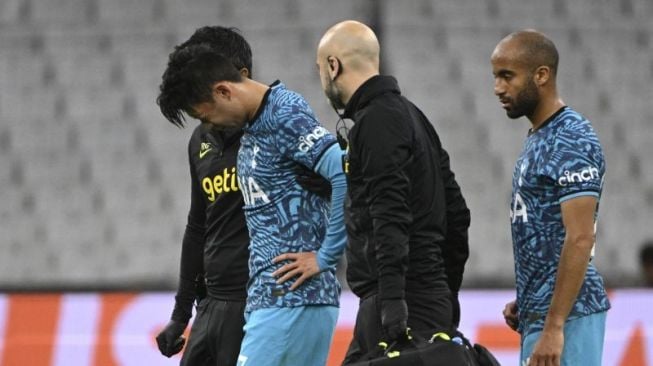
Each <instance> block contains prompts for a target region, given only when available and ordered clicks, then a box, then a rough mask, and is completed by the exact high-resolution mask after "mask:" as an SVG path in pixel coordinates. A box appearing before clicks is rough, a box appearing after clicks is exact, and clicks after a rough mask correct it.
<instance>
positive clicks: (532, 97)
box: [506, 77, 540, 119]
mask: <svg viewBox="0 0 653 366" xmlns="http://www.w3.org/2000/svg"><path fill="white" fill-rule="evenodd" d="M539 103H540V95H539V93H538V91H537V86H536V85H535V82H534V81H533V78H532V77H529V80H528V84H526V87H525V88H524V89H522V90H521V91H520V92H519V94H517V96H516V97H515V99H514V100H513V106H512V109H510V110H508V111H506V114H507V115H508V117H510V118H512V119H516V118H519V117H521V116H526V117H527V118H530V117H531V116H532V115H533V113H535V108H537V105H538V104H539Z"/></svg>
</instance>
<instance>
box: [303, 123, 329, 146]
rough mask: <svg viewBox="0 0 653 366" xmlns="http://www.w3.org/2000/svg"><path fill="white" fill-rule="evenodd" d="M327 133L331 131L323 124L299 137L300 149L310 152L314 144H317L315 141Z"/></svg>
mask: <svg viewBox="0 0 653 366" xmlns="http://www.w3.org/2000/svg"><path fill="white" fill-rule="evenodd" d="M327 133H329V131H327V129H326V128H324V127H322V126H317V127H315V129H314V130H313V132H311V133H309V134H308V135H306V136H302V137H300V138H299V146H298V149H299V151H301V152H308V151H309V150H310V149H311V148H312V147H313V145H315V142H316V141H317V140H319V139H320V138H322V137H324V135H326V134H327Z"/></svg>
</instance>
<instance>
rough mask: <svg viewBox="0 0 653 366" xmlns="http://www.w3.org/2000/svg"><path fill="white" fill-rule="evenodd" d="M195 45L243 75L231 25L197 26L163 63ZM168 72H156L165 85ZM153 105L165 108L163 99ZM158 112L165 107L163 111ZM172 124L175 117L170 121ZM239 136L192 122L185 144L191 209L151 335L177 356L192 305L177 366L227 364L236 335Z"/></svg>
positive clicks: (234, 352) (233, 356)
mask: <svg viewBox="0 0 653 366" xmlns="http://www.w3.org/2000/svg"><path fill="white" fill-rule="evenodd" d="M197 45H202V47H206V48H210V49H212V50H215V51H216V52H218V53H220V54H221V55H223V56H224V57H226V58H227V59H228V60H229V61H230V62H231V64H233V66H234V67H235V69H236V70H238V71H237V73H238V74H239V75H240V76H242V77H251V73H252V52H251V49H250V46H249V44H248V42H247V41H246V40H245V39H244V38H243V36H242V35H241V34H240V33H239V31H238V30H237V29H235V28H226V27H221V26H206V27H202V28H199V29H197V30H196V31H195V33H194V34H193V35H192V36H191V37H190V38H189V39H188V40H187V41H186V42H184V43H182V44H180V45H178V46H177V47H175V50H174V52H173V53H172V54H171V55H170V62H171V63H174V62H176V61H177V60H178V59H179V57H178V55H179V54H184V53H185V50H186V49H187V48H189V47H194V46H197ZM168 77H171V75H170V74H169V73H168V74H166V75H164V80H166V79H167V78H168ZM158 103H159V104H160V105H161V106H162V108H165V106H166V105H168V104H167V103H168V102H167V101H166V100H165V99H162V98H159V101H158ZM163 110H164V112H165V109H163ZM172 121H173V123H175V125H177V126H183V123H182V121H181V120H177V119H173V120H172ZM241 136H242V131H241V130H239V129H232V130H229V129H218V128H215V127H214V126H212V125H211V124H209V123H202V124H200V125H198V126H197V127H196V128H195V130H194V131H193V134H192V136H191V138H190V141H189V144H188V158H189V163H190V176H191V205H190V211H189V214H188V224H187V226H186V231H185V233H184V239H183V243H182V254H181V266H180V275H179V287H178V290H177V295H176V296H175V307H174V310H173V312H172V316H171V320H170V322H169V323H168V324H167V325H166V327H165V328H164V329H163V330H162V331H161V332H160V333H159V334H158V336H157V337H156V341H157V344H158V346H159V349H160V351H161V353H162V354H163V355H165V356H167V357H171V356H172V355H174V354H176V353H178V352H179V351H180V350H181V349H182V347H183V345H184V339H183V338H182V337H181V336H182V334H183V332H184V330H185V329H186V327H187V325H188V322H189V319H190V318H191V315H192V308H193V303H194V302H195V301H196V300H197V302H198V306H197V314H196V317H195V320H194V322H193V326H192V328H191V331H190V338H189V340H188V344H187V345H186V349H185V351H184V355H183V357H182V360H181V364H182V365H187V366H195V365H235V364H236V360H237V358H238V353H239V350H240V343H241V340H242V338H243V334H244V333H243V326H244V324H245V318H244V310H245V298H246V296H247V292H246V284H247V280H248V278H249V276H248V264H247V260H248V257H249V251H248V249H247V247H248V245H249V233H248V231H247V225H246V223H245V216H244V214H243V209H242V207H243V205H244V202H243V198H242V195H241V193H240V188H239V185H238V181H237V168H236V158H237V155H238V149H239V148H240V138H241ZM298 172H302V174H301V176H302V177H304V179H303V180H302V184H305V185H309V186H310V187H311V188H312V189H314V190H320V191H321V192H326V193H325V194H328V191H329V190H330V185H329V183H328V182H327V181H324V180H323V179H321V178H320V179H319V180H318V179H316V178H315V177H314V176H311V175H310V174H307V173H305V172H304V171H302V170H300V171H298Z"/></svg>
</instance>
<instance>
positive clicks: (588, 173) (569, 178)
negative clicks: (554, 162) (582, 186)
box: [558, 166, 601, 187]
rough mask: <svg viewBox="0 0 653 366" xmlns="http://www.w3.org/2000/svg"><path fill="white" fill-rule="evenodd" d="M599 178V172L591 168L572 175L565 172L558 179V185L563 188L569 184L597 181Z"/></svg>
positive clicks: (567, 171)
mask: <svg viewBox="0 0 653 366" xmlns="http://www.w3.org/2000/svg"><path fill="white" fill-rule="evenodd" d="M600 177H601V176H600V174H599V170H598V169H596V168H594V167H592V166H588V167H587V168H585V169H583V170H580V171H577V172H573V173H571V172H569V170H565V172H564V175H563V176H562V177H560V178H558V185H560V186H563V187H565V186H568V185H569V184H570V183H581V182H589V181H590V180H592V179H599V178H600Z"/></svg>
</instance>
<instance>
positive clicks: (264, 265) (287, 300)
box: [238, 82, 345, 312]
mask: <svg viewBox="0 0 653 366" xmlns="http://www.w3.org/2000/svg"><path fill="white" fill-rule="evenodd" d="M244 131H245V133H244V135H243V137H242V139H241V146H240V151H239V154H238V180H239V186H240V189H241V192H242V194H243V198H244V201H245V206H244V211H245V217H246V220H247V226H248V229H249V235H250V246H249V249H250V258H249V277H250V279H249V283H248V289H247V307H246V311H247V312H251V311H254V310H257V309H261V308H273V307H293V306H305V305H336V306H337V305H338V299H339V296H340V285H339V283H338V281H337V279H336V276H335V269H334V268H333V267H329V268H327V269H325V270H323V271H322V272H321V273H320V274H318V275H316V276H314V277H313V278H311V279H310V280H308V281H307V282H305V283H304V284H303V285H302V286H300V287H299V288H298V289H296V290H294V291H290V290H289V287H290V285H291V283H292V281H288V282H286V283H284V284H281V285H278V284H277V283H276V278H274V277H273V276H272V273H273V272H274V271H275V270H276V269H278V268H279V267H281V265H282V264H273V263H272V259H273V258H274V257H276V256H277V255H279V254H283V253H289V252H307V251H317V250H319V249H320V247H321V246H322V245H323V244H324V243H323V241H324V240H325V238H326V237H327V235H326V234H327V227H328V224H329V214H330V202H329V201H327V200H325V199H323V198H321V197H319V196H318V195H316V194H314V193H311V192H309V191H307V190H304V189H302V188H301V187H300V186H299V184H298V183H297V181H296V172H297V167H298V165H300V164H301V165H303V166H305V167H307V168H309V169H311V170H316V165H317V164H318V163H320V159H321V157H322V156H323V155H324V154H325V153H326V151H327V150H329V148H332V147H334V145H335V143H336V139H335V137H334V136H333V135H332V134H331V133H330V132H329V131H327V130H326V129H325V128H324V127H322V126H321V125H320V124H319V122H318V121H317V119H316V118H315V116H314V114H313V111H312V110H311V108H310V107H309V105H308V103H307V102H306V101H305V100H304V98H303V97H302V96H301V95H299V94H297V93H295V92H293V91H290V90H288V89H286V87H285V86H284V85H283V84H281V83H279V82H277V83H275V84H273V85H272V86H271V88H270V89H269V91H268V93H267V94H266V96H265V98H264V100H263V103H262V105H261V107H260V108H259V111H258V113H257V116H256V117H255V118H254V119H253V121H251V122H250V123H248V124H247V125H246V126H245V128H244ZM335 147H337V145H335ZM343 177H344V175H343ZM343 180H344V178H343ZM342 233H343V234H342V238H340V239H341V240H342V243H341V247H342V248H344V242H345V236H344V230H343V231H342Z"/></svg>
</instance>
